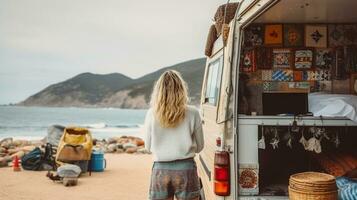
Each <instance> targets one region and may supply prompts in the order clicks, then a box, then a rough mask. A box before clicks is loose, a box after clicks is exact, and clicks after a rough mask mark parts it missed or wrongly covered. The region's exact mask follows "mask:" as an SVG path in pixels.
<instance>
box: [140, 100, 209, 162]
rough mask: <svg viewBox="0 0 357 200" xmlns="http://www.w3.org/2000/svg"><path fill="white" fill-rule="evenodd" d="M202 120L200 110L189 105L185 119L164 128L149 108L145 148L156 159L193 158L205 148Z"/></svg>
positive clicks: (146, 120)
mask: <svg viewBox="0 0 357 200" xmlns="http://www.w3.org/2000/svg"><path fill="white" fill-rule="evenodd" d="M203 145H204V142H203V133H202V120H201V116H200V114H199V111H198V110H197V109H196V108H195V107H193V106H187V109H186V115H185V119H184V120H183V121H182V122H181V123H180V124H179V125H178V126H177V127H175V128H163V127H161V125H160V122H159V121H158V120H157V119H156V117H155V116H154V113H153V111H152V109H149V110H148V112H147V114H146V119H145V148H146V149H147V150H149V151H150V152H152V154H153V156H154V161H173V160H178V159H185V158H192V157H194V156H195V154H196V153H199V152H200V151H201V150H202V149H203Z"/></svg>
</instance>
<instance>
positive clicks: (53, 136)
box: [47, 125, 65, 146]
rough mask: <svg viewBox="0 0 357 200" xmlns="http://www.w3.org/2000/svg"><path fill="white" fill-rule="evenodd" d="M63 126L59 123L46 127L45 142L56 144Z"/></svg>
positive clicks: (61, 133)
mask: <svg viewBox="0 0 357 200" xmlns="http://www.w3.org/2000/svg"><path fill="white" fill-rule="evenodd" d="M64 129H65V127H64V126H61V125H52V126H49V127H48V129H47V142H48V143H50V144H52V145H53V146H58V144H59V142H60V140H61V137H62V135H63V132H64Z"/></svg>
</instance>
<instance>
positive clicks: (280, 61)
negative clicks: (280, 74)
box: [273, 49, 292, 68]
mask: <svg viewBox="0 0 357 200" xmlns="http://www.w3.org/2000/svg"><path fill="white" fill-rule="evenodd" d="M291 58H292V55H291V51H290V49H274V50H273V67H274V68H290V67H291V60H292V59H291Z"/></svg>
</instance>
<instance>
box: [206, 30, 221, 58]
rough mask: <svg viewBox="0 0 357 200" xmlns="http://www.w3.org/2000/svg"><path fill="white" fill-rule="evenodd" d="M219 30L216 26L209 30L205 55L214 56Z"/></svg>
mask: <svg viewBox="0 0 357 200" xmlns="http://www.w3.org/2000/svg"><path fill="white" fill-rule="evenodd" d="M217 38H218V36H217V30H216V28H215V26H214V25H212V26H211V27H210V29H209V32H208V36H207V41H206V48H205V55H206V56H208V57H210V56H211V55H212V51H213V46H214V42H215V41H216V40H217Z"/></svg>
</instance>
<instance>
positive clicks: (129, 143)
mask: <svg viewBox="0 0 357 200" xmlns="http://www.w3.org/2000/svg"><path fill="white" fill-rule="evenodd" d="M136 147H137V146H136V144H133V143H131V142H128V143H125V144H123V148H124V150H126V149H128V148H136Z"/></svg>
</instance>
